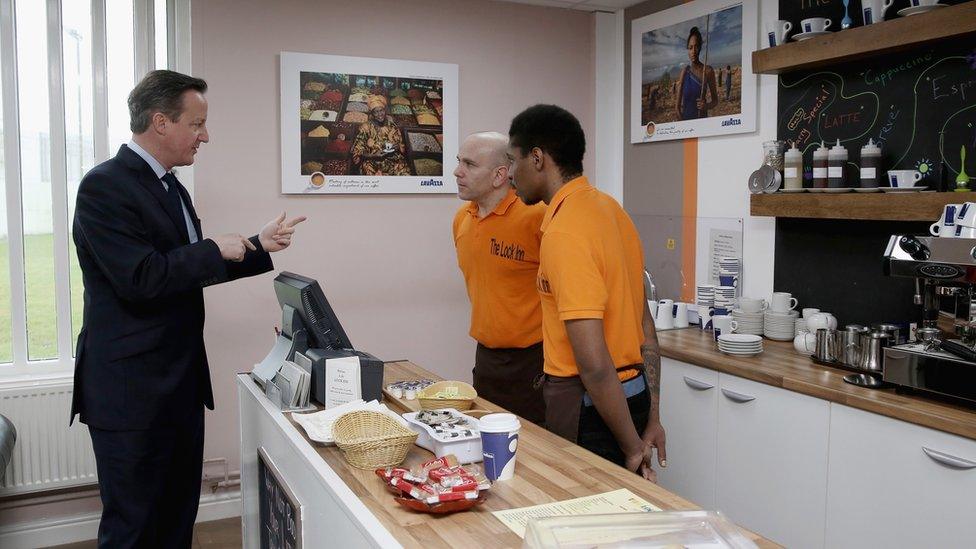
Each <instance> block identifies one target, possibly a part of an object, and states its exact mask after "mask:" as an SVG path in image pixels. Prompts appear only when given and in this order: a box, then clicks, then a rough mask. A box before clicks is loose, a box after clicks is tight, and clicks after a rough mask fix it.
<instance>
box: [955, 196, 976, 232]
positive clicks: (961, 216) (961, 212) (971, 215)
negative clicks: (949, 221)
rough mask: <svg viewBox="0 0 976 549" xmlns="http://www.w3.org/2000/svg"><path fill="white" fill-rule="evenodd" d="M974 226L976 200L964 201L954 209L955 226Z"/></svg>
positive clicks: (975, 220) (975, 225) (975, 223)
mask: <svg viewBox="0 0 976 549" xmlns="http://www.w3.org/2000/svg"><path fill="white" fill-rule="evenodd" d="M960 225H962V226H963V227H976V202H965V203H963V205H962V206H961V207H960V208H959V209H958V210H956V226H957V227H958V226H960Z"/></svg>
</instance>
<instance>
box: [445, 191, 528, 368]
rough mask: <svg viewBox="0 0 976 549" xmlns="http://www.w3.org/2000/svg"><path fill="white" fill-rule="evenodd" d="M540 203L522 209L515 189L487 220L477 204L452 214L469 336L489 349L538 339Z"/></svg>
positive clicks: (523, 205) (473, 203)
mask: <svg viewBox="0 0 976 549" xmlns="http://www.w3.org/2000/svg"><path fill="white" fill-rule="evenodd" d="M545 211H546V210H545V207H544V205H542V204H537V205H535V206H526V205H525V204H523V203H522V201H521V200H519V199H518V197H516V196H515V191H514V190H511V189H510V190H509V192H508V194H507V195H506V196H505V198H504V199H502V201H501V202H499V203H498V206H496V207H495V209H494V211H492V212H491V213H489V214H488V215H487V216H485V217H483V218H481V217H478V204H477V203H475V202H470V203H468V204H467V205H465V206H462V207H461V209H459V210H458V212H457V214H455V216H454V246H455V247H456V248H457V258H458V267H460V268H461V273H462V274H463V275H464V283H465V285H466V286H467V289H468V298H469V299H470V300H471V332H470V333H471V337H473V338H475V339H476V340H478V342H479V343H481V344H482V345H484V346H485V347H490V348H492V349H499V348H510V347H519V348H522V347H529V346H531V345H535V344H536V343H538V342H540V341H542V307H541V305H540V303H539V293H538V292H536V289H535V277H536V273H537V272H538V270H539V242H540V240H541V238H542V233H541V231H540V226H541V225H542V216H543V215H544V214H545Z"/></svg>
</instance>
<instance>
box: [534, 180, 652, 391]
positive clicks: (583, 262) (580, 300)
mask: <svg viewBox="0 0 976 549" xmlns="http://www.w3.org/2000/svg"><path fill="white" fill-rule="evenodd" d="M542 233H543V234H542V247H541V249H540V256H541V259H540V264H539V276H538V279H537V281H536V285H537V287H538V290H539V294H540V296H541V297H542V336H543V349H544V353H545V366H544V367H543V369H544V370H545V372H546V373H547V374H551V375H554V376H561V377H568V376H575V375H579V367H578V366H577V364H576V360H575V358H574V356H573V348H572V346H571V345H570V343H569V337H568V336H567V335H566V325H565V322H566V321H567V320H573V319H580V318H600V319H603V334H604V337H605V338H606V342H607V348H608V349H609V351H610V357H611V358H612V359H613V364H614V366H615V367H616V368H617V369H618V370H619V369H620V368H622V367H624V366H628V365H631V364H639V363H641V362H642V359H641V352H640V346H641V343H642V342H643V340H644V331H643V327H642V325H641V321H642V319H643V314H644V307H645V306H646V305H645V304H644V281H643V278H642V277H643V270H644V254H643V250H642V249H641V243H640V237H639V236H638V234H637V228H636V227H634V222H633V221H631V219H630V216H628V215H627V212H625V211H624V210H623V208H621V207H620V204H618V203H617V201H616V200H614V199H613V198H612V197H610V196H609V195H607V194H605V193H602V192H600V191H598V190H597V189H595V188H593V187H592V186H591V185H590V183H589V181H587V179H586V177H582V176H581V177H577V178H576V179H573V180H572V181H569V182H568V183H566V184H565V185H563V186H562V188H560V189H559V191H557V192H556V195H555V196H553V198H552V201H551V202H550V203H549V207H548V208H547V209H546V215H545V218H543V221H542ZM635 375H636V374H635V373H634V372H633V371H632V370H628V371H626V372H621V373H620V374H619V376H620V379H622V380H624V379H630V378H632V377H634V376H635Z"/></svg>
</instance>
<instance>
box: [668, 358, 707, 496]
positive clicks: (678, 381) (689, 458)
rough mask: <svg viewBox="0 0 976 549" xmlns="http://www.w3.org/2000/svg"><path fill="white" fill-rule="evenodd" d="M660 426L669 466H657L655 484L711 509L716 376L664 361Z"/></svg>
mask: <svg viewBox="0 0 976 549" xmlns="http://www.w3.org/2000/svg"><path fill="white" fill-rule="evenodd" d="M661 422H662V423H663V425H664V429H665V431H666V432H667V456H668V467H667V468H666V469H665V468H661V467H655V470H656V471H657V479H658V483H659V484H660V485H661V486H663V487H664V488H667V489H668V490H670V491H672V492H674V493H676V494H678V495H679V496H681V497H683V498H685V499H688V500H691V501H692V502H694V503H696V504H697V505H699V506H701V507H703V508H705V509H714V508H715V451H716V438H715V436H716V428H717V427H718V372H716V371H715V370H708V369H705V368H700V367H698V366H692V365H691V364H687V363H684V362H679V361H677V360H672V359H670V358H662V359H661Z"/></svg>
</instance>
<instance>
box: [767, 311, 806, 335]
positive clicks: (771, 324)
mask: <svg viewBox="0 0 976 549" xmlns="http://www.w3.org/2000/svg"><path fill="white" fill-rule="evenodd" d="M799 316H800V313H799V312H797V311H787V312H785V313H779V312H776V311H771V310H770V311H766V315H765V318H764V322H763V335H765V336H766V337H768V338H769V339H775V340H776V341H793V338H794V337H796V319H797V318H798V317H799Z"/></svg>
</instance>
